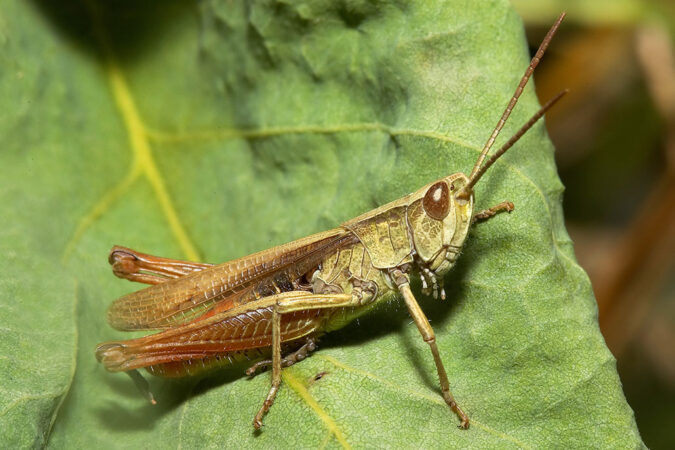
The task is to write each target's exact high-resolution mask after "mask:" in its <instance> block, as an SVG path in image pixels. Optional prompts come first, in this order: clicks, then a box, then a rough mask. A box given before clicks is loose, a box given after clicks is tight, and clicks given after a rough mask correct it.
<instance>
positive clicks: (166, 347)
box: [96, 294, 326, 376]
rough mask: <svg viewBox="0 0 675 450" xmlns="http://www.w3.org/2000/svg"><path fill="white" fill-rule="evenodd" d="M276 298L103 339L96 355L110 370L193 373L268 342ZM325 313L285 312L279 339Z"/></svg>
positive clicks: (304, 331) (305, 330)
mask: <svg viewBox="0 0 675 450" xmlns="http://www.w3.org/2000/svg"><path fill="white" fill-rule="evenodd" d="M308 295H309V294H308ZM275 301H276V300H275V298H274V296H270V297H266V298H264V299H261V300H260V301H259V302H256V303H255V304H252V303H251V304H249V305H240V306H238V307H236V308H232V309H230V310H229V311H224V312H220V313H218V314H215V315H212V316H210V317H206V318H204V317H200V318H198V319H197V320H195V321H193V322H191V323H189V324H185V325H181V326H177V327H175V328H171V329H168V330H165V331H162V332H160V333H156V334H152V335H149V336H144V337H141V338H137V339H130V340H125V341H112V342H105V343H103V344H100V345H99V346H98V347H97V349H96V357H97V359H98V360H99V361H100V362H102V363H103V364H104V365H105V367H106V369H108V370H110V371H113V372H117V371H127V370H133V369H139V368H142V367H149V368H152V372H153V373H156V374H158V375H163V376H182V375H185V374H193V373H197V372H195V370H197V369H201V368H204V367H209V366H211V365H212V364H218V363H219V361H220V360H221V359H223V358H224V359H223V360H222V362H227V361H228V360H230V359H231V358H232V357H234V356H236V354H237V352H245V351H247V350H252V349H257V348H265V347H269V346H270V345H271V344H272V315H273V309H274V305H275ZM325 313H326V311H324V310H320V309H308V310H302V311H296V312H292V313H288V314H284V316H283V317H282V319H281V320H282V333H281V341H282V342H288V341H293V340H296V339H299V338H302V337H304V336H307V335H311V334H314V333H316V332H317V331H319V330H320V326H321V324H322V322H323V318H324V316H325Z"/></svg>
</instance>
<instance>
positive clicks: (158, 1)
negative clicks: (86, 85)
mask: <svg viewBox="0 0 675 450" xmlns="http://www.w3.org/2000/svg"><path fill="white" fill-rule="evenodd" d="M32 3H33V4H34V5H35V7H36V9H37V10H39V11H40V12H41V13H42V15H44V16H45V17H46V18H47V19H48V21H49V22H50V23H51V24H52V25H53V26H54V28H55V29H56V30H57V32H58V33H59V34H61V35H62V36H64V37H65V38H66V39H67V41H68V42H69V43H71V44H72V45H73V46H74V47H77V48H78V49H79V50H81V51H83V52H85V53H88V54H90V55H91V56H92V57H97V58H100V57H101V55H102V52H101V48H102V45H101V36H103V39H106V40H107V41H108V42H109V44H110V45H111V47H112V49H113V51H114V53H115V56H116V57H117V58H118V59H119V60H120V62H121V63H125V64H126V63H133V62H134V61H135V60H136V59H137V58H142V57H143V56H144V55H145V54H146V52H148V51H151V50H152V48H153V47H154V44H155V43H156V42H157V41H159V40H161V39H162V37H163V36H165V35H166V34H167V33H170V32H171V28H172V25H173V24H175V23H176V22H177V21H178V20H185V18H186V17H189V16H194V17H195V19H194V20H198V19H197V18H196V16H197V12H198V4H197V2H195V1H185V0H145V1H132V0H116V1H114V2H100V1H94V0H91V1H87V0H63V1H59V2H54V1H50V0H32Z"/></svg>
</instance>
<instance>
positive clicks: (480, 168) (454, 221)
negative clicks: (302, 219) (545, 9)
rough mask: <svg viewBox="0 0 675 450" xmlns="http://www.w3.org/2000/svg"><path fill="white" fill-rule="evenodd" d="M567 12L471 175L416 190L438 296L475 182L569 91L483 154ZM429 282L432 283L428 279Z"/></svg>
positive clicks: (462, 236) (425, 253)
mask: <svg viewBox="0 0 675 450" xmlns="http://www.w3.org/2000/svg"><path fill="white" fill-rule="evenodd" d="M564 17H565V13H563V14H561V15H560V17H558V20H557V21H556V23H555V24H554V25H553V27H551V29H550V30H549V32H548V33H547V34H546V37H545V38H544V40H543V41H542V43H541V45H540V46H539V49H538V50H537V53H536V54H535V56H534V57H533V58H532V61H531V62H530V65H529V67H528V68H527V70H526V71H525V74H524V75H523V77H522V78H521V80H520V83H519V84H518V87H517V88H516V91H515V92H514V94H513V97H511V100H510V101H509V104H508V106H507V107H506V109H504V112H503V113H502V117H501V118H500V119H499V122H497V126H496V127H495V129H494V130H493V131H492V134H491V135H490V138H489V139H488V140H487V142H486V143H485V146H484V147H483V149H482V151H481V152H480V155H479V156H478V159H477V160H476V163H475V164H474V166H473V169H472V170H471V173H470V175H469V176H466V175H464V174H463V173H455V174H452V175H450V176H448V177H445V178H441V179H440V180H438V181H436V182H434V183H431V184H429V185H427V186H425V187H423V188H422V189H420V190H419V191H417V192H415V194H413V196H412V199H411V200H412V201H411V203H410V204H409V206H408V210H407V214H408V223H409V225H410V229H411V230H412V237H413V244H414V247H415V262H416V264H417V266H418V268H419V270H420V274H421V276H422V288H423V290H425V289H427V288H429V287H431V288H433V291H434V296H436V295H437V293H438V284H437V280H436V276H437V275H443V274H444V273H445V272H447V271H448V270H449V269H450V268H451V267H452V266H453V265H454V263H455V261H456V260H457V257H458V256H459V252H460V251H461V249H462V246H463V245H464V241H465V240H466V236H467V235H468V233H469V227H470V226H471V223H472V219H473V202H474V194H473V188H474V186H475V185H476V183H477V182H478V181H479V180H480V179H481V177H482V176H483V175H484V174H485V172H487V170H488V169H489V168H490V167H491V166H492V165H493V164H494V163H495V162H496V161H497V159H499V158H500V157H501V156H502V155H503V154H504V153H506V151H507V150H508V149H509V148H511V147H512V146H513V144H515V143H516V142H517V141H518V139H520V138H521V137H522V136H523V135H524V134H525V133H526V132H527V130H529V129H530V128H531V127H532V126H533V125H534V124H535V123H536V122H537V121H538V120H539V119H540V118H541V117H543V115H544V113H545V112H546V111H547V110H548V109H549V108H551V107H552V106H553V105H554V104H555V103H556V102H557V101H558V100H560V98H561V97H562V96H563V95H565V94H566V93H567V90H564V91H562V92H560V93H559V94H558V95H556V96H554V97H553V98H552V99H551V100H549V101H548V102H547V103H546V104H545V105H544V106H542V107H541V109H539V111H537V113H536V114H534V115H533V116H532V117H531V118H530V120H528V121H527V122H526V123H525V124H524V125H523V126H522V127H521V128H520V129H519V130H518V131H517V132H516V133H515V134H514V135H513V136H512V137H511V138H510V139H509V140H508V141H507V142H506V143H505V144H504V145H503V146H502V147H501V148H500V149H499V150H497V151H496V152H495V153H494V154H493V155H492V156H491V157H490V158H489V159H487V160H486V159H485V158H486V157H487V155H488V152H489V151H490V148H491V147H492V144H494V142H495V140H496V139H497V136H498V135H499V132H500V131H501V129H502V127H503V126H504V124H505V123H506V121H507V120H508V118H509V116H510V114H511V111H512V110H513V108H514V107H515V105H516V103H517V102H518V98H519V97H520V94H521V93H522V92H523V89H524V88H525V85H526V84H527V81H528V80H529V79H530V76H531V75H532V72H534V69H535V67H536V66H537V64H538V63H539V61H540V60H541V58H542V56H543V55H544V52H545V51H546V47H548V44H549V42H550V41H551V39H552V38H553V35H554V34H555V32H556V30H557V29H558V26H559V25H560V22H562V20H563V18H564ZM428 282H429V283H430V284H431V286H429V285H428V284H427V283H428ZM440 291H441V298H444V297H445V293H444V291H443V289H441V290H440Z"/></svg>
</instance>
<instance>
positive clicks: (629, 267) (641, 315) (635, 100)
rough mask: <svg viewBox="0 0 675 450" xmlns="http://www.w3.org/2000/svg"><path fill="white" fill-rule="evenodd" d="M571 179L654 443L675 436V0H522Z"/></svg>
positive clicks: (601, 289) (607, 321) (604, 324)
mask: <svg viewBox="0 0 675 450" xmlns="http://www.w3.org/2000/svg"><path fill="white" fill-rule="evenodd" d="M512 3H513V4H514V6H515V8H516V10H517V11H518V12H519V14H520V15H521V16H522V17H523V19H524V21H525V24H526V27H527V35H528V40H529V43H530V46H531V48H532V49H533V51H535V50H536V47H537V46H538V44H539V42H540V41H541V39H542V37H543V36H544V34H545V33H546V31H547V29H548V27H549V26H550V24H551V23H553V21H554V20H555V18H556V16H557V15H558V14H559V13H560V11H567V13H568V17H567V19H566V21H565V26H564V27H562V28H561V29H560V31H559V34H558V35H557V36H556V45H555V46H551V47H550V49H549V50H548V53H547V54H546V57H545V58H544V60H543V61H542V64H541V66H540V68H539V69H537V70H538V72H537V74H536V75H535V77H536V85H537V93H538V95H539V99H540V101H542V102H544V101H546V100H548V99H549V98H550V97H552V96H553V95H554V94H555V93H556V92H558V91H559V90H561V89H562V88H565V87H566V88H569V89H570V94H569V95H568V96H567V98H565V99H564V101H562V102H560V104H559V105H557V106H556V107H555V108H553V110H552V111H551V112H549V113H548V114H547V119H546V120H547V124H548V130H549V133H550V135H551V139H552V140H553V142H554V144H555V147H556V159H557V164H558V169H559V171H560V176H561V178H562V181H563V183H564V184H565V188H566V191H565V198H564V208H565V216H566V219H567V228H568V231H569V233H570V235H571V236H572V239H573V241H574V243H575V251H576V254H577V258H578V259H579V262H580V263H581V265H582V266H583V267H584V269H586V271H587V272H588V274H589V276H590V278H591V281H592V283H593V289H594V291H595V296H596V298H597V301H598V312H599V319H600V328H601V330H602V333H603V335H604V336H605V340H606V341H607V345H608V346H609V348H610V350H611V351H612V353H613V354H614V356H615V357H616V359H617V361H618V369H619V375H620V376H621V380H622V382H623V386H624V392H625V394H626V397H627V399H628V402H629V403H630V405H631V407H632V408H633V410H634V411H635V416H636V420H637V424H638V427H639V429H640V432H641V434H642V438H643V440H644V442H645V444H646V445H647V446H648V447H650V448H675V433H674V432H673V424H675V301H674V300H675V57H674V54H675V52H674V45H673V43H674V42H675V39H674V36H675V2H673V1H672V0H630V1H629V0H594V1H592V2H589V1H573V0H566V1H564V0H557V1H556V0H545V1H541V0H538V1H532V0H512Z"/></svg>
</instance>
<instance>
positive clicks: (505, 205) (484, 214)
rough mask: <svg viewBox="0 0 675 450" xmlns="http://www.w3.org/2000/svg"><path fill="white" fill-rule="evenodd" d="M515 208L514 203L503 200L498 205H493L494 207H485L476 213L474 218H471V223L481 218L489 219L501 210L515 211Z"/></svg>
mask: <svg viewBox="0 0 675 450" xmlns="http://www.w3.org/2000/svg"><path fill="white" fill-rule="evenodd" d="M513 208H514V206H513V203H511V202H501V203H499V204H498V205H495V206H493V207H492V208H488V209H484V210H482V211H479V212H477V213H476V214H474V216H473V218H472V219H471V223H472V224H473V223H476V222H478V221H479V220H487V219H489V218H490V217H492V216H494V215H495V214H497V213H498V212H500V211H506V212H511V211H513Z"/></svg>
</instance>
